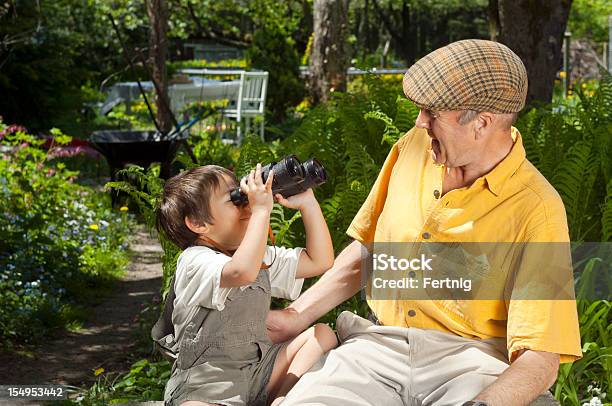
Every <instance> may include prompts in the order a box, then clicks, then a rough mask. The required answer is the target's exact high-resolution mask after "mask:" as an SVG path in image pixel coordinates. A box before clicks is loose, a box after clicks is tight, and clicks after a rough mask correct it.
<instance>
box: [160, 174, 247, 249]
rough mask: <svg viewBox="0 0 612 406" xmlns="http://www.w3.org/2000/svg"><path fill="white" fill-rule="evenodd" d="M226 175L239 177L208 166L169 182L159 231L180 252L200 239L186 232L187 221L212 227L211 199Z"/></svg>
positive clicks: (161, 210)
mask: <svg viewBox="0 0 612 406" xmlns="http://www.w3.org/2000/svg"><path fill="white" fill-rule="evenodd" d="M223 175H226V176H228V177H230V178H231V179H233V180H234V181H235V182H236V183H237V181H236V175H234V173H233V172H232V171H230V170H229V169H225V168H223V167H221V166H217V165H206V166H200V167H198V168H194V169H191V170H189V171H185V172H181V173H180V174H178V175H176V176H174V177H172V178H170V179H168V180H167V181H166V184H165V185H164V192H163V195H162V198H161V200H160V203H159V205H158V207H157V209H156V228H157V230H158V231H159V232H160V233H162V232H163V233H164V234H165V235H166V237H168V239H169V240H170V241H172V242H173V243H174V244H176V245H178V246H179V247H180V248H181V249H185V248H187V247H190V246H192V245H193V244H194V243H195V241H196V239H197V238H198V235H197V234H196V233H194V232H193V231H191V230H190V229H189V228H187V225H185V217H188V218H189V219H190V220H192V221H193V222H195V223H196V224H212V222H213V218H212V215H211V212H210V197H211V196H212V194H213V192H214V191H215V190H217V188H219V187H220V186H221V185H222V184H223V183H225V181H224V179H223Z"/></svg>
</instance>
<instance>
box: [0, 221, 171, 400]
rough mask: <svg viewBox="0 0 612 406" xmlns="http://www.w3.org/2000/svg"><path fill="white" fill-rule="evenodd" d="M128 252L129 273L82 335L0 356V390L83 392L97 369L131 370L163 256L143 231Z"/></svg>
mask: <svg viewBox="0 0 612 406" xmlns="http://www.w3.org/2000/svg"><path fill="white" fill-rule="evenodd" d="M131 250H132V251H133V257H132V262H131V265H130V269H129V271H128V272H126V275H125V276H124V277H123V278H122V280H121V281H119V282H118V283H117V285H116V287H115V289H114V291H113V292H112V293H111V294H110V295H109V296H108V297H106V299H104V300H103V301H102V303H100V304H99V305H97V306H95V307H92V308H91V309H90V311H91V315H90V317H88V320H87V321H86V322H85V323H83V327H82V328H81V329H79V330H78V331H77V332H66V333H63V334H61V335H60V336H59V337H57V338H54V339H52V340H51V341H49V342H47V343H45V344H43V345H41V346H40V347H39V348H37V349H36V350H34V351H33V352H28V353H26V352H24V353H15V352H13V353H6V352H0V385H7V384H62V385H73V386H82V385H90V384H92V383H93V382H94V381H95V380H96V379H97V378H96V377H95V376H94V373H93V371H94V370H96V369H97V368H104V370H105V371H106V372H122V371H127V370H129V366H130V363H131V361H133V360H134V355H135V354H134V353H135V351H136V349H137V344H138V340H137V339H136V337H135V335H134V332H135V331H138V321H137V319H136V316H137V315H139V313H140V311H141V310H142V308H143V304H145V303H150V301H151V299H152V298H153V297H154V296H157V295H159V289H160V287H161V275H162V265H161V255H162V252H163V251H162V249H161V247H160V246H159V244H158V242H157V239H155V238H154V237H151V236H150V235H149V233H148V232H146V231H143V230H139V231H138V232H137V233H136V239H135V241H134V243H133V244H132V245H131ZM0 404H6V403H5V402H2V401H0Z"/></svg>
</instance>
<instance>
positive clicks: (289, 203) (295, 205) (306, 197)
mask: <svg viewBox="0 0 612 406" xmlns="http://www.w3.org/2000/svg"><path fill="white" fill-rule="evenodd" d="M275 197H276V201H277V202H279V203H280V204H281V205H283V206H285V207H288V208H290V209H297V210H302V209H304V208H306V207H308V206H310V205H312V204H318V202H317V198H316V197H315V195H314V192H313V191H312V189H308V190H306V191H305V192H302V193H298V194H297V195H293V196H289V197H288V198H287V199H285V198H284V197H283V195H281V194H280V193H277V194H276V195H275Z"/></svg>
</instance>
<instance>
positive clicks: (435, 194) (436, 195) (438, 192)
mask: <svg viewBox="0 0 612 406" xmlns="http://www.w3.org/2000/svg"><path fill="white" fill-rule="evenodd" d="M434 197H435V198H436V199H439V198H440V191H439V190H437V189H436V190H434Z"/></svg>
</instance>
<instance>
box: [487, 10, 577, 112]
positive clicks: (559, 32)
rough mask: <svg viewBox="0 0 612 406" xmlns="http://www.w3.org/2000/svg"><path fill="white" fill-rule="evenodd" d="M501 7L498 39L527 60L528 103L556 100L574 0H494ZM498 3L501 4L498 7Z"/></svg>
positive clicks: (524, 61) (498, 20)
mask: <svg viewBox="0 0 612 406" xmlns="http://www.w3.org/2000/svg"><path fill="white" fill-rule="evenodd" d="M490 1H494V2H496V3H497V4H496V5H495V4H490V8H489V10H495V9H497V13H498V15H497V17H498V18H497V21H493V25H492V27H491V28H492V31H493V33H495V28H494V26H495V25H497V24H496V23H497V22H498V23H499V24H498V26H497V30H498V33H497V34H498V38H497V40H498V41H499V42H501V43H502V44H505V45H507V46H508V47H509V48H510V49H512V50H513V51H514V52H516V54H517V55H518V56H519V57H520V58H521V59H522V60H523V63H524V64H525V68H526V69H527V76H528V78H529V90H528V93H527V104H529V103H531V102H533V101H536V100H537V101H541V102H545V103H548V102H550V101H551V100H552V93H553V84H554V79H555V75H556V73H557V70H558V69H559V67H560V66H561V58H562V53H561V49H562V46H563V34H564V32H565V27H566V25H567V18H568V15H569V10H570V7H571V5H572V0H547V1H534V0H490ZM495 6H497V7H495Z"/></svg>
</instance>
